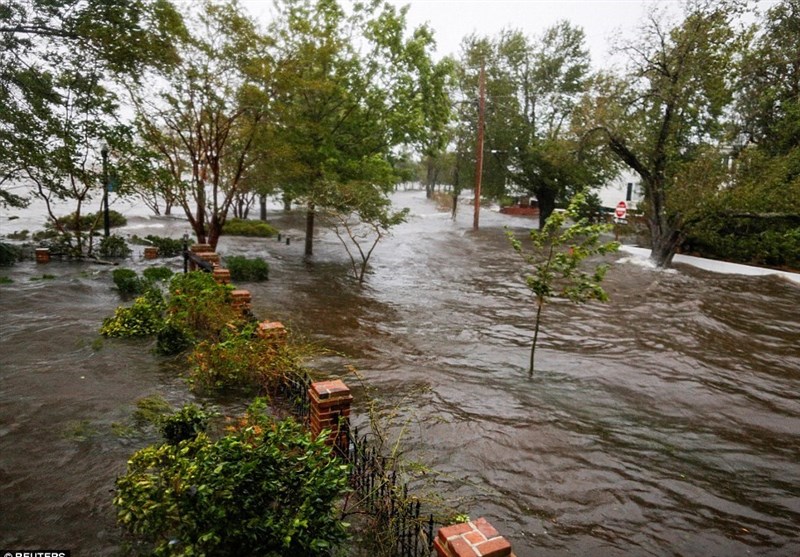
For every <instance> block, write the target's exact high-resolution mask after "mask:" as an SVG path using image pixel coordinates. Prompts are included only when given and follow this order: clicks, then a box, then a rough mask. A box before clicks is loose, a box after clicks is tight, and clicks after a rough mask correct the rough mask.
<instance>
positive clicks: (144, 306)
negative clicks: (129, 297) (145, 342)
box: [100, 290, 164, 338]
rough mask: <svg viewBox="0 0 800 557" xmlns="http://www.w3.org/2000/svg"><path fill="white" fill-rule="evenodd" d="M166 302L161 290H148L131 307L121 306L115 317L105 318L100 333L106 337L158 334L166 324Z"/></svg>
mask: <svg viewBox="0 0 800 557" xmlns="http://www.w3.org/2000/svg"><path fill="white" fill-rule="evenodd" d="M163 311H164V302H163V300H162V299H161V294H160V292H158V291H156V290H148V291H147V292H146V293H145V295H144V296H139V297H138V298H136V299H135V300H134V301H133V305H132V306H130V307H119V308H117V309H116V311H115V312H114V315H113V317H108V318H106V319H104V320H103V326H102V327H100V334H101V335H103V336H105V337H121V338H124V337H144V336H150V335H154V334H156V333H157V332H158V331H160V330H161V328H162V327H163V326H164V318H163V317H162V313H163Z"/></svg>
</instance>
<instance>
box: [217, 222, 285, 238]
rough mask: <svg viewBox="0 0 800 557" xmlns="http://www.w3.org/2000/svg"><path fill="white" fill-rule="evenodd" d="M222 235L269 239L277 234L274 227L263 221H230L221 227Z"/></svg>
mask: <svg viewBox="0 0 800 557" xmlns="http://www.w3.org/2000/svg"><path fill="white" fill-rule="evenodd" d="M222 233H223V234H227V235H229V236H251V237H256V238H271V237H273V236H275V235H276V234H278V231H277V230H276V229H275V227H273V226H271V225H269V224H267V223H266V222H264V221H258V220H245V219H230V220H228V221H227V222H226V223H225V226H223V227H222Z"/></svg>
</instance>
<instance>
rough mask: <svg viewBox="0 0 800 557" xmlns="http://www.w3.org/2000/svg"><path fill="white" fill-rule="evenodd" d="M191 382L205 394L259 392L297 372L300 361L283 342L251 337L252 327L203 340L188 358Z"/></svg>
mask: <svg viewBox="0 0 800 557" xmlns="http://www.w3.org/2000/svg"><path fill="white" fill-rule="evenodd" d="M189 361H190V363H191V364H192V370H191V372H190V380H191V382H192V384H193V385H194V386H195V387H196V388H199V389H202V390H205V391H225V390H232V389H245V390H251V391H253V390H258V389H263V388H264V387H266V386H267V385H270V384H274V383H275V382H277V380H278V379H279V378H281V377H284V376H286V375H289V374H291V373H293V372H296V371H298V366H299V361H300V358H299V357H297V355H296V354H294V352H293V350H292V348H291V347H290V346H288V345H287V344H285V343H276V342H274V340H272V339H263V338H260V337H258V336H254V335H253V328H252V327H246V328H245V329H244V330H242V331H230V332H226V334H225V335H224V336H223V338H222V339H221V340H220V342H209V341H203V342H201V343H199V344H198V345H197V346H196V347H195V349H194V351H193V352H192V354H191V355H190V356H189Z"/></svg>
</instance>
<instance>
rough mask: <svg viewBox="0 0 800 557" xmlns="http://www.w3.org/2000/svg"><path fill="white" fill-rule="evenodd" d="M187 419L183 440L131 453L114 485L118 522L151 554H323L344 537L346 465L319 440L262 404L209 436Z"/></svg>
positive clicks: (268, 556)
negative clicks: (227, 430) (341, 508)
mask: <svg viewBox="0 0 800 557" xmlns="http://www.w3.org/2000/svg"><path fill="white" fill-rule="evenodd" d="M184 413H185V414H187V416H186V417H188V418H189V419H190V420H191V418H192V417H193V416H192V415H191V414H190V413H187V412H184ZM189 425H191V426H192V427H190V428H187V431H185V432H181V433H182V434H188V436H189V438H188V439H186V440H183V441H180V442H178V443H177V444H173V443H169V442H168V443H164V444H162V445H159V446H150V447H146V448H144V449H141V450H139V451H137V452H136V453H135V454H134V455H133V457H132V458H131V459H130V460H129V462H128V470H127V473H126V474H125V475H123V476H121V477H120V478H118V479H117V482H116V492H115V494H114V505H115V506H116V507H117V509H118V513H117V516H118V519H119V522H120V524H122V526H123V527H125V529H126V530H127V531H129V532H130V533H131V534H133V535H134V536H136V537H137V538H139V539H140V540H142V541H143V542H146V543H147V544H148V545H149V547H150V548H151V549H152V554H154V555H220V556H226V555H231V556H233V555H263V556H265V557H281V556H284V555H307V556H315V555H319V556H322V555H330V553H331V550H332V549H333V548H335V547H336V546H337V545H338V544H340V543H341V542H343V541H344V540H345V539H346V535H347V531H346V527H347V525H346V524H345V523H344V522H343V521H342V519H341V516H340V513H339V510H338V508H337V502H338V499H339V498H340V497H341V496H342V494H344V492H345V491H346V489H347V478H348V466H347V465H344V464H342V463H340V462H339V461H338V460H337V459H336V458H334V457H333V456H332V455H331V451H330V447H328V446H327V445H326V444H325V438H324V436H320V437H319V438H318V439H317V440H313V439H312V438H311V436H310V434H309V433H308V432H306V431H305V429H304V428H303V426H302V425H300V424H297V423H295V422H294V421H292V420H291V419H290V420H285V421H281V422H278V421H274V420H273V419H272V418H269V417H268V416H267V415H266V413H265V408H264V404H263V403H260V404H258V403H256V404H253V405H252V406H251V407H250V409H249V411H248V414H247V417H246V418H245V419H244V420H243V421H242V423H241V424H240V426H239V427H238V428H237V429H236V431H234V432H232V433H229V434H227V435H225V436H223V437H221V438H219V439H216V440H213V439H211V438H210V437H209V436H208V435H207V434H205V433H202V432H200V433H198V432H197V430H198V429H202V424H201V425H200V427H199V428H198V427H196V425H197V424H195V423H194V422H191V421H190V424H189Z"/></svg>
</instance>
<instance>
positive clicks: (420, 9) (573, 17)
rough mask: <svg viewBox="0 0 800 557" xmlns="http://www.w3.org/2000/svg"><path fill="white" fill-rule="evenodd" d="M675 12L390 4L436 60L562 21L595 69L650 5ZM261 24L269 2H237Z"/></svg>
mask: <svg viewBox="0 0 800 557" xmlns="http://www.w3.org/2000/svg"><path fill="white" fill-rule="evenodd" d="M654 1H655V2H656V3H658V4H659V5H662V6H666V7H668V8H673V9H675V8H677V7H678V6H679V5H680V0H650V1H649V2H645V1H643V0H560V1H559V0H389V2H390V3H392V4H394V5H396V6H398V7H400V6H404V5H409V6H410V9H409V12H408V24H409V27H416V26H418V25H421V24H423V23H427V24H429V25H430V26H431V28H432V29H433V30H434V32H435V37H436V42H437V47H438V48H437V54H438V55H439V56H444V55H447V54H452V55H458V52H459V45H460V43H461V40H462V39H463V38H464V37H465V36H467V35H469V34H470V33H473V32H477V33H478V34H479V35H489V36H493V35H496V34H497V33H498V32H499V31H500V30H502V29H504V28H513V29H520V30H522V31H523V32H525V33H526V34H528V35H533V36H536V35H540V34H541V33H542V32H543V31H544V30H545V29H546V28H548V27H550V26H552V25H553V24H555V23H556V22H557V21H559V20H560V19H566V20H568V21H570V22H571V23H573V24H576V25H579V26H581V27H583V30H584V31H585V33H586V41H587V46H588V47H589V50H590V52H591V54H592V61H593V63H594V64H595V66H598V67H600V66H601V65H602V64H603V63H604V62H605V61H607V60H608V57H607V52H608V47H609V45H610V41H611V40H612V39H613V38H614V37H617V36H619V35H620V34H621V35H622V36H624V37H633V36H635V31H636V28H637V27H638V23H639V21H640V20H641V18H642V17H643V16H644V15H645V13H646V12H647V6H648V5H650V4H652V3H653V2H654ZM241 3H242V6H243V7H245V8H246V9H247V10H248V11H249V12H250V13H251V14H252V15H254V16H255V17H256V18H258V19H259V20H260V21H262V22H266V21H268V20H269V18H270V15H269V14H270V12H271V6H272V0H241Z"/></svg>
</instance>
